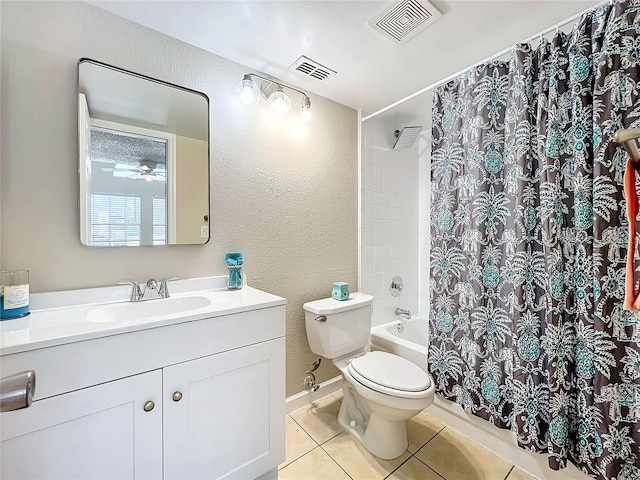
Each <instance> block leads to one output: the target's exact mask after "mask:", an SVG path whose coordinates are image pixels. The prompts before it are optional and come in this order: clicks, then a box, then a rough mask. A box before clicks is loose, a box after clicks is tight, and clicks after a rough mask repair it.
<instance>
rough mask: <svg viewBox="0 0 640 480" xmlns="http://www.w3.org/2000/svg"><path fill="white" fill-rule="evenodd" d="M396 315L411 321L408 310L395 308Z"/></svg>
mask: <svg viewBox="0 0 640 480" xmlns="http://www.w3.org/2000/svg"><path fill="white" fill-rule="evenodd" d="M396 315H399V316H401V317H404V318H406V319H407V320H411V312H410V311H409V310H405V309H404V308H396Z"/></svg>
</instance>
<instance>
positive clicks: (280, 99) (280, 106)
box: [236, 73, 311, 122]
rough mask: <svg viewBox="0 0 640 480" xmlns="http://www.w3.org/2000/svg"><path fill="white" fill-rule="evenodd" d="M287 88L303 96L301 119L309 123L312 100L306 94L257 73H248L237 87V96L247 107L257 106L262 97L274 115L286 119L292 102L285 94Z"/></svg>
mask: <svg viewBox="0 0 640 480" xmlns="http://www.w3.org/2000/svg"><path fill="white" fill-rule="evenodd" d="M254 77H255V78H259V79H260V80H261V83H260V86H258V84H257V83H256V82H255V81H254ZM285 88H287V89H289V90H293V91H294V92H298V93H299V94H300V95H302V110H301V112H300V118H301V119H302V120H303V121H305V122H308V121H309V120H310V119H311V99H310V98H309V96H308V95H307V94H306V93H304V92H303V91H301V90H298V89H297V88H293V87H290V86H288V85H284V84H282V83H278V82H274V81H273V80H270V79H268V78H266V77H262V76H260V75H257V74H255V73H247V74H245V75H244V77H242V80H241V81H240V83H238V85H237V86H236V95H238V97H239V98H240V101H241V102H242V103H244V104H245V105H257V104H258V102H259V101H260V96H262V97H263V98H264V99H265V100H267V101H268V102H269V105H270V106H271V111H272V112H273V113H275V114H276V115H278V116H281V117H284V116H286V115H287V114H288V113H289V111H290V110H291V100H290V99H289V96H288V95H287V94H286V93H285V91H284V90H285Z"/></svg>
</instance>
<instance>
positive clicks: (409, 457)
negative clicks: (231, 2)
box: [384, 450, 413, 478]
mask: <svg viewBox="0 0 640 480" xmlns="http://www.w3.org/2000/svg"><path fill="white" fill-rule="evenodd" d="M405 452H409V450H405ZM411 457H413V454H412V453H411V452H409V456H408V457H407V458H406V459H405V461H404V462H402V463H401V464H400V465H398V466H397V467H396V468H394V469H393V470H392V471H390V472H389V475H387V476H386V477H384V478H389V477H390V476H391V475H393V473H394V472H397V471H398V469H399V468H400V467H402V465H404V464H405V463H407V462H408V461H409V460H411Z"/></svg>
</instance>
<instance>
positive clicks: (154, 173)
mask: <svg viewBox="0 0 640 480" xmlns="http://www.w3.org/2000/svg"><path fill="white" fill-rule="evenodd" d="M102 171H103V172H113V176H114V177H125V178H131V179H133V180H146V181H147V182H151V181H157V182H165V181H166V180H167V177H166V170H165V165H164V164H163V163H158V162H154V161H153V160H140V164H139V165H138V166H135V165H129V164H122V163H116V164H115V166H114V167H105V168H103V169H102Z"/></svg>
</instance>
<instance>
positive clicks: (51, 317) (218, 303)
mask: <svg viewBox="0 0 640 480" xmlns="http://www.w3.org/2000/svg"><path fill="white" fill-rule="evenodd" d="M225 282H226V277H208V278H204V279H190V280H180V281H177V282H171V283H170V284H169V290H170V292H171V298H170V299H169V300H171V299H177V298H183V297H190V296H198V297H204V298H206V299H207V300H208V301H209V304H208V305H207V306H204V307H201V308H195V309H191V310H187V311H184V312H177V313H169V314H160V315H154V316H150V317H146V318H144V319H142V320H123V321H116V322H95V321H90V320H89V319H88V318H91V316H89V313H90V312H95V311H97V310H100V309H105V308H108V307H110V306H112V305H119V304H125V305H126V304H127V303H129V301H128V300H124V299H123V298H122V297H123V296H124V297H125V298H128V295H130V292H131V287H104V288H93V289H87V290H75V291H67V292H50V293H44V294H34V295H32V297H31V298H32V300H31V306H32V308H31V314H30V315H28V316H26V317H23V318H16V319H11V320H3V321H1V322H0V356H3V355H10V354H14V353H19V352H24V351H28V350H34V349H37V348H44V347H51V346H54V345H62V344H66V343H72V342H79V341H83V340H89V339H93V338H99V337H105V336H109V335H117V334H122V333H128V332H133V331H136V330H143V329H149V328H156V327H161V326H166V325H173V324H177V323H183V322H191V321H195V320H202V319H205V318H212V317H219V316H222V315H231V314H234V313H240V312H245V311H249V310H256V309H261V308H269V307H275V306H280V305H285V304H286V303H287V301H286V299H285V298H282V297H278V296H276V295H272V294H270V293H267V292H263V291H261V290H257V289H255V288H252V287H249V286H245V287H244V288H242V289H241V290H227V289H226V288H225V287H224V286H223V285H225ZM174 291H175V292H176V293H174ZM163 301H165V300H164V299H157V300H146V301H145V302H143V303H147V302H163ZM136 304H137V303H136ZM158 305H160V304H155V303H154V305H153V306H154V307H156V306H158ZM33 307H38V308H36V309H34V308H33Z"/></svg>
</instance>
